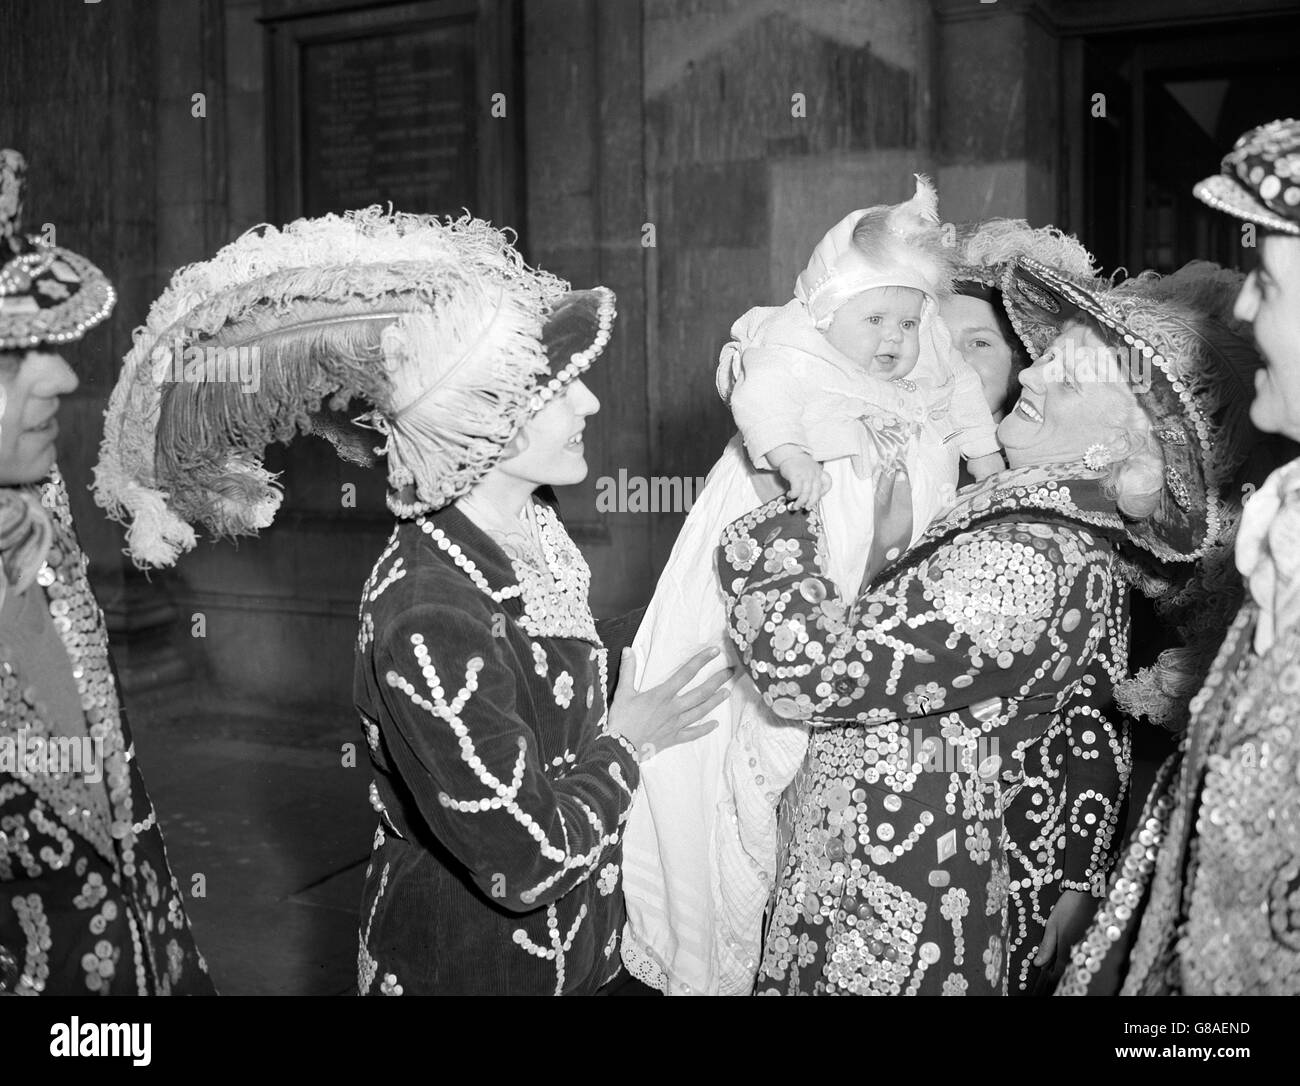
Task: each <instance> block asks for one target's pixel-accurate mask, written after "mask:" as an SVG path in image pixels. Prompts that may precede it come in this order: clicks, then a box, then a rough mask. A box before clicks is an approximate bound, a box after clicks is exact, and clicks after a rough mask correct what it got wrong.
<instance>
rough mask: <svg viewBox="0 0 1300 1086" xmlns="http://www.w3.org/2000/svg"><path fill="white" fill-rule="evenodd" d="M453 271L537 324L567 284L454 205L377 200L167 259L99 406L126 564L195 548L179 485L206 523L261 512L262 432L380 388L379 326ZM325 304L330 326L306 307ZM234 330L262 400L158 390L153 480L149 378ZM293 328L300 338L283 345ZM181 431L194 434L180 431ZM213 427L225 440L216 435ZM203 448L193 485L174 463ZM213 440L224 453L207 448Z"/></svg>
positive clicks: (299, 424) (269, 495)
mask: <svg viewBox="0 0 1300 1086" xmlns="http://www.w3.org/2000/svg"><path fill="white" fill-rule="evenodd" d="M416 264H418V265H421V267H420V269H419V270H418V271H416V270H413V268H412V265H416ZM403 265H406V266H405V267H403ZM466 282H477V283H479V284H480V285H483V286H486V287H491V288H493V289H503V290H505V291H506V292H507V293H508V294H509V295H510V296H512V298H514V299H515V301H516V302H517V304H518V305H520V306H522V307H523V308H524V309H526V310H527V311H529V312H530V313H531V314H533V315H534V316H535V318H536V321H537V323H538V324H539V325H540V322H541V320H542V317H543V315H544V314H545V312H546V311H547V310H548V309H549V308H550V306H552V305H553V304H554V303H555V302H556V301H557V300H558V299H559V297H560V296H561V295H562V294H563V293H564V292H565V291H566V290H567V287H568V284H567V283H565V282H563V281H562V280H560V279H558V278H556V277H555V276H553V275H550V274H549V273H546V272H542V271H538V270H535V269H532V268H530V267H529V266H528V265H527V264H525V263H524V261H523V258H522V256H521V255H520V254H519V253H518V251H517V250H516V249H515V248H514V247H513V245H512V244H511V239H510V238H509V237H508V236H507V235H506V234H505V233H503V232H502V231H500V230H497V229H496V228H494V227H492V226H491V225H490V224H488V223H486V222H483V221H481V220H478V219H474V218H472V217H470V216H469V215H468V214H466V215H465V216H464V217H462V218H460V219H457V220H450V221H443V220H439V219H436V218H434V217H432V216H423V215H410V214H403V213H391V212H386V211H385V210H384V209H383V208H380V207H371V208H367V209H364V210H360V211H352V212H348V213H346V214H345V215H341V216H340V215H325V216H322V217H320V218H317V219H300V220H298V221H296V222H294V223H291V224H289V225H288V226H286V227H285V228H284V229H283V230H277V229H275V228H274V227H261V228H258V229H256V230H253V231H249V232H248V233H246V234H244V235H243V236H241V237H240V238H238V239H237V240H236V241H234V242H232V243H231V244H229V245H227V246H225V247H224V248H223V249H222V250H221V251H220V252H218V253H217V255H216V256H215V257H213V258H212V259H210V260H207V261H204V262H202V263H199V264H193V265H190V266H188V267H185V268H182V269H180V270H179V271H177V272H176V274H175V275H174V276H173V277H172V281H171V283H170V284H169V285H168V288H167V290H166V291H164V293H163V295H162V296H161V297H160V298H159V299H158V300H157V301H156V302H155V303H154V304H153V306H152V307H151V309H150V313H149V319H148V321H147V322H146V324H145V326H144V327H142V328H139V329H137V330H136V333H135V342H134V346H133V348H132V350H131V352H130V353H129V354H128V355H127V357H126V359H125V362H124V367H123V371H122V374H121V376H120V378H119V380H118V383H117V386H116V387H115V388H114V390H113V393H112V395H111V397H110V400H109V406H108V409H107V411H106V413H105V425H104V438H103V442H102V444H101V447H100V461H99V464H98V465H97V466H96V468H95V486H94V489H95V498H96V501H97V502H98V503H99V504H100V505H101V506H102V507H103V508H104V509H105V510H107V511H108V513H109V515H110V516H111V517H113V518H114V519H117V520H120V521H123V522H129V527H128V530H127V543H128V552H129V553H130V554H131V556H132V557H133V559H134V560H135V561H136V562H137V564H141V565H170V564H172V563H173V562H174V561H175V559H176V557H177V555H178V554H180V553H181V552H182V551H185V550H188V549H190V548H192V547H193V546H194V543H195V534H194V529H193V528H192V527H191V525H190V524H189V523H187V520H186V518H185V517H183V516H180V515H178V512H177V509H175V508H173V507H172V505H171V498H172V490H173V489H174V488H177V487H186V488H187V489H188V491H189V492H188V493H187V494H186V495H184V496H181V497H180V504H181V505H182V506H184V507H185V508H186V509H187V510H190V511H193V512H195V513H196V514H198V515H200V519H204V520H206V521H210V522H211V526H212V527H213V528H214V530H215V531H217V532H218V533H231V532H240V531H247V530H253V529H255V528H256V527H259V526H265V524H266V523H269V518H270V516H272V515H273V513H274V507H275V505H277V504H278V500H279V498H278V493H277V492H276V488H275V484H274V480H273V478H272V477H271V476H270V474H269V473H268V472H266V471H265V469H263V468H262V467H261V464H260V459H259V458H260V455H261V452H262V449H263V448H264V447H265V442H264V441H263V438H267V439H268V440H283V438H282V437H280V436H277V435H289V436H291V435H292V433H294V432H300V431H304V430H308V429H310V428H311V427H312V426H313V420H312V416H313V413H314V412H316V411H318V410H319V408H320V403H319V400H318V401H317V402H316V404H315V405H314V406H313V405H312V400H313V398H314V397H316V395H317V392H318V391H319V392H320V393H321V395H322V396H329V397H330V403H329V405H328V406H329V408H330V409H333V410H339V409H341V408H343V407H346V405H347V402H348V400H349V399H351V398H352V397H353V396H357V397H358V398H361V397H368V396H372V395H373V396H374V397H376V398H377V399H380V400H382V398H383V392H382V387H383V385H384V384H385V383H386V381H387V378H388V373H387V370H386V369H385V367H384V366H383V365H382V362H381V353H380V351H379V350H378V349H377V344H378V336H379V334H380V331H381V326H382V324H384V323H392V322H393V321H395V320H397V319H399V318H401V317H402V316H403V315H405V314H407V313H409V312H411V311H413V310H415V309H419V308H426V309H427V308H428V307H429V305H430V304H431V302H432V301H433V300H434V299H435V298H437V297H440V296H441V294H442V293H443V291H444V290H445V289H447V288H448V287H451V288H452V289H457V288H459V287H461V286H463V285H464V284H465V283H466ZM329 304H333V305H334V306H335V308H334V310H333V313H334V316H335V317H337V318H338V320H337V322H335V323H331V322H330V320H329V316H328V314H327V313H326V312H324V311H322V310H317V311H313V308H312V307H313V306H316V305H320V306H321V307H322V309H323V310H328V309H329ZM381 313H383V314H386V315H385V316H383V317H380V316H379V314H381ZM277 329H278V330H279V331H276V330H277ZM223 330H225V331H224V332H223ZM241 335H246V336H247V337H249V338H248V341H247V346H249V347H252V346H254V345H256V346H258V348H259V350H260V351H261V352H262V355H263V357H262V360H261V365H262V367H263V370H264V372H263V373H262V381H263V382H264V387H265V399H263V393H262V391H261V390H259V392H258V393H256V394H253V395H251V396H250V395H248V394H247V393H240V395H242V396H245V397H247V399H248V400H249V401H253V400H258V401H261V402H260V403H258V404H253V403H251V402H249V403H243V402H240V400H238V399H237V398H235V395H234V390H233V389H231V388H223V387H221V386H220V385H214V384H212V383H209V382H198V383H196V386H195V387H193V388H191V387H188V384H187V383H186V382H180V383H178V384H177V387H175V388H172V389H171V390H170V391H169V392H168V396H167V398H168V404H169V407H168V409H169V411H171V410H175V411H176V412H177V421H176V422H168V423H167V424H165V425H163V426H162V435H163V441H164V444H165V445H166V450H165V452H164V455H163V461H164V465H163V466H165V468H166V476H167V477H166V478H165V479H164V478H163V477H161V476H160V473H159V467H160V464H159V463H158V461H157V460H156V456H155V451H156V448H157V446H158V439H159V428H160V420H161V415H162V408H163V388H164V385H166V384H167V383H168V381H169V378H170V377H171V376H172V375H173V373H174V359H175V358H176V356H177V353H178V352H180V353H181V355H182V356H183V353H184V351H185V350H186V349H187V348H190V347H192V346H198V347H203V346H208V347H211V346H223V347H231V346H235V347H237V346H238V345H239V344H240V336H241ZM296 337H298V338H301V343H300V344H299V345H297V346H292V347H291V346H290V341H291V340H292V339H294V338H296ZM179 385H186V387H185V388H181V387H179ZM173 400H174V401H175V402H174V403H173V402H172V401H173ZM278 411H283V417H282V416H281V415H280V414H278V413H277V412H278ZM199 414H204V415H205V416H206V422H204V423H202V424H197V428H193V427H191V426H189V425H188V424H187V425H183V424H181V422H180V421H179V420H180V419H181V417H182V416H185V415H188V416H189V417H190V421H191V423H194V422H195V419H196V417H197V415H199ZM191 429H194V434H195V435H196V436H195V437H186V436H184V434H185V433H189V432H190V430H191ZM223 432H228V435H229V437H230V440H226V438H222V437H219V436H218V435H220V434H221V433H223ZM335 432H337V430H336V431H335ZM258 442H262V444H261V445H257V443H258ZM241 443H243V445H244V446H246V447H242V448H241V447H240V444H241ZM254 445H257V447H256V448H255V449H254V448H252V446H254ZM202 447H206V448H207V449H208V451H209V452H211V453H213V456H212V457H211V458H210V462H209V464H208V466H207V468H206V471H207V474H205V475H204V476H203V480H204V482H205V484H206V485H208V486H209V488H210V489H209V492H208V495H207V496H206V497H204V496H202V495H200V494H199V492H198V490H197V489H196V488H193V487H189V486H188V484H189V482H190V480H188V479H186V478H185V477H184V471H183V470H180V465H182V464H187V465H188V464H197V462H198V461H199V459H200V458H201V454H200V449H201V448H202ZM222 448H226V449H227V453H226V454H225V455H218V453H219V452H220V450H221V449H222Z"/></svg>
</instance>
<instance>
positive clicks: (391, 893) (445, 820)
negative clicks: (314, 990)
mask: <svg viewBox="0 0 1300 1086" xmlns="http://www.w3.org/2000/svg"><path fill="white" fill-rule="evenodd" d="M537 511H538V518H539V521H540V523H541V526H542V536H543V541H544V544H545V546H546V550H547V556H548V565H549V566H550V568H551V570H552V571H553V573H554V574H555V577H556V581H557V582H558V584H559V590H558V591H556V590H551V591H547V589H546V588H545V584H544V581H542V580H539V579H534V578H533V577H530V576H528V575H527V570H526V569H525V570H523V571H522V572H521V571H520V570H519V569H517V567H516V566H515V565H514V564H512V562H511V561H510V559H508V558H507V556H506V555H505V553H504V552H503V551H502V550H501V549H500V548H499V547H498V546H497V544H496V543H495V542H494V541H493V540H491V539H490V538H489V537H488V536H487V535H486V534H485V533H483V532H482V531H480V530H479V529H478V528H477V527H476V526H475V525H474V524H473V523H471V522H470V521H469V520H468V519H467V518H466V517H465V516H464V515H463V514H462V513H461V512H460V511H459V510H457V509H455V508H448V509H445V510H442V511H439V512H438V513H435V514H433V515H431V516H429V517H426V518H420V519H419V520H415V521H404V522H401V523H399V524H398V525H397V527H396V528H395V529H394V531H393V535H392V537H391V539H390V540H389V544H388V546H387V547H386V549H385V550H384V552H383V553H382V554H381V555H380V558H379V560H378V562H377V563H376V564H375V567H374V571H373V572H372V574H371V576H370V579H369V580H368V581H367V583H366V587H365V591H364V593H363V597H362V604H361V616H360V617H361V631H360V635H359V638H358V648H357V656H356V673H355V686H354V694H355V701H356V706H357V708H358V710H359V711H360V714H361V723H362V727H363V730H364V731H365V734H366V739H367V743H368V747H369V754H370V761H371V766H372V769H373V772H374V780H373V784H372V786H371V802H372V805H373V806H374V807H375V809H376V811H377V813H378V815H379V819H378V825H377V827H376V832H375V841H374V852H373V855H372V858H371V864H370V867H369V869H368V874H367V877H366V884H365V891H364V896H363V901H362V910H361V918H360V922H361V930H360V952H359V958H358V973H359V977H358V988H359V991H360V992H361V993H362V994H381V993H382V994H388V995H398V994H512V995H551V994H554V995H562V994H564V995H567V994H590V993H593V992H595V991H596V990H597V989H598V988H599V987H600V986H601V985H603V984H604V983H606V982H607V981H609V980H610V979H612V978H613V977H614V976H615V975H616V974H617V972H618V963H619V957H618V953H617V950H618V936H619V932H620V931H621V928H622V923H623V909H622V896H621V892H620V870H619V865H620V859H621V855H620V853H621V840H622V825H623V821H624V819H625V818H626V817H627V813H628V810H629V808H630V805H631V800H632V793H633V791H634V790H635V788H636V785H637V780H638V771H637V766H636V761H635V759H634V757H633V756H632V753H631V751H630V748H628V747H627V746H626V745H625V744H624V743H623V742H622V741H620V740H616V739H614V738H613V737H612V736H610V735H608V734H607V733H606V732H605V730H604V729H605V724H606V715H607V713H606V681H605V680H606V679H607V674H606V672H607V657H606V650H605V648H604V647H603V646H602V645H601V643H600V639H599V637H598V635H597V633H596V629H595V625H594V623H593V622H592V620H591V616H590V611H589V609H588V604H587V589H588V586H589V581H590V573H589V572H588V570H587V568H586V565H585V563H584V562H583V560H582V557H581V555H580V554H579V552H578V551H577V548H576V547H575V546H574V545H573V543H572V542H571V541H570V540H569V538H568V536H567V535H566V534H565V533H564V529H563V528H562V527H561V526H560V523H559V521H558V519H557V518H556V517H555V515H554V513H553V512H552V511H551V510H550V508H549V507H547V506H545V505H542V504H540V503H539V504H538V506H537ZM521 576H522V577H523V581H524V583H522V584H521V583H520V577H521Z"/></svg>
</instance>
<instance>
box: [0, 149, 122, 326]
mask: <svg viewBox="0 0 1300 1086" xmlns="http://www.w3.org/2000/svg"><path fill="white" fill-rule="evenodd" d="M26 172H27V163H26V161H25V160H24V159H23V156H22V155H20V154H19V153H18V152H17V151H10V150H0V350H28V349H30V348H33V347H43V346H54V345H57V344H60V343H70V342H72V341H73V340H77V339H80V338H81V337H82V336H83V335H84V334H85V333H86V331H87V330H88V329H90V328H93V327H94V326H95V325H97V324H98V323H99V322H100V321H102V320H104V319H105V318H106V317H107V316H108V315H109V313H111V312H112V311H113V303H114V302H115V301H116V300H117V296H116V295H115V294H114V292H113V287H112V285H111V284H110V283H109V281H108V280H107V279H106V278H105V277H104V273H103V272H101V271H100V270H99V269H98V268H97V267H95V265H94V264H92V263H91V262H90V261H89V260H87V259H86V258H85V257H84V256H78V255H77V254H76V253H74V252H71V251H70V250H68V249H63V248H60V247H59V246H57V245H53V244H51V243H50V241H49V239H48V238H45V237H44V236H42V235H39V234H24V233H23V231H22V213H23V181H24V179H25V176H26Z"/></svg>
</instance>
